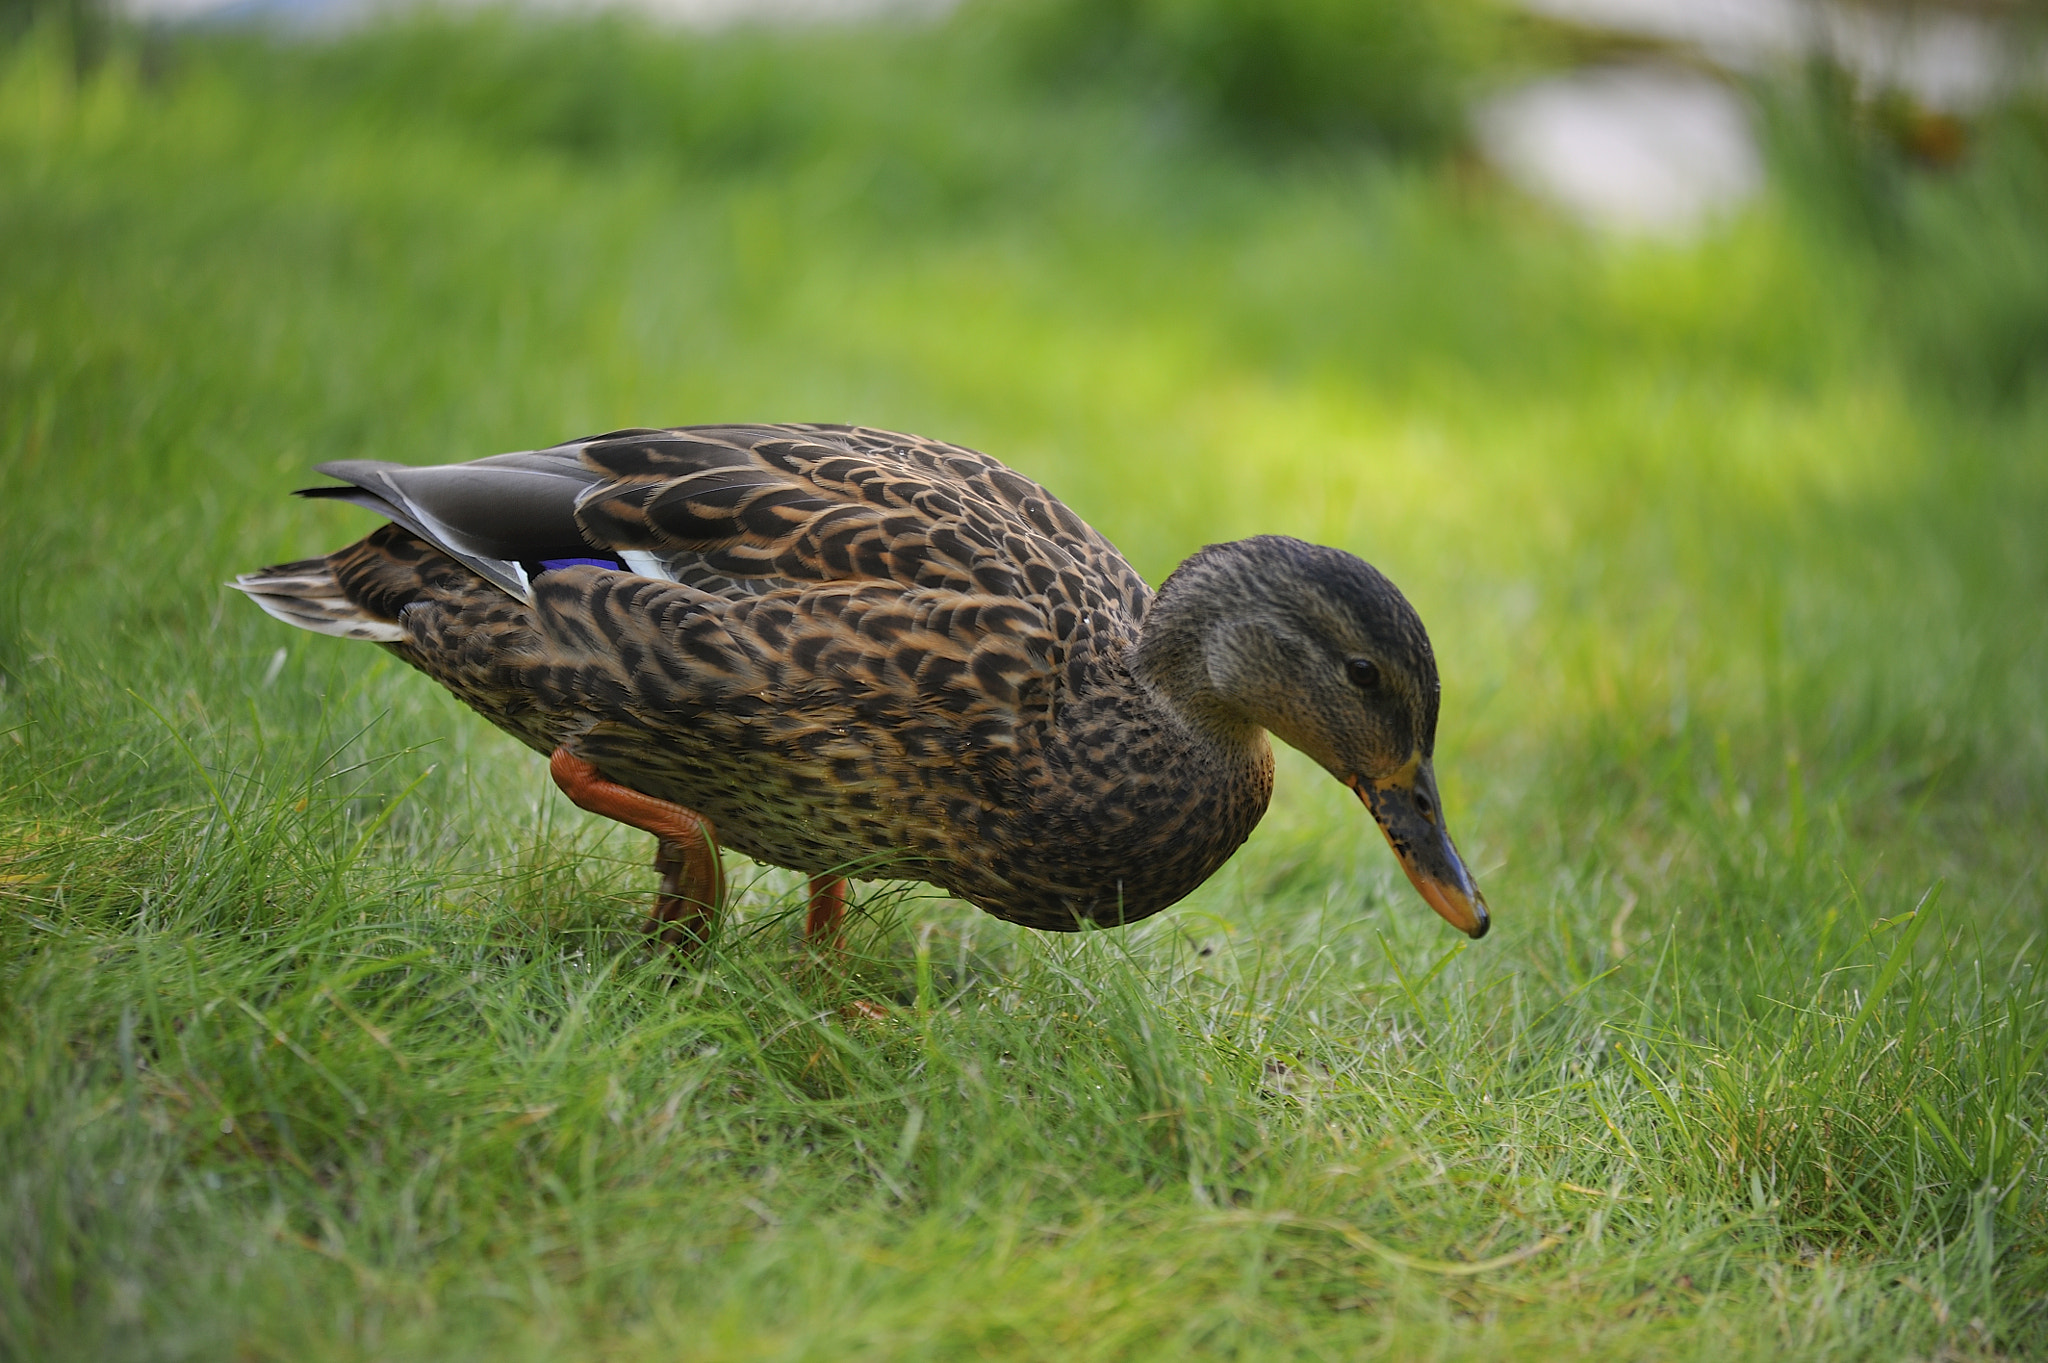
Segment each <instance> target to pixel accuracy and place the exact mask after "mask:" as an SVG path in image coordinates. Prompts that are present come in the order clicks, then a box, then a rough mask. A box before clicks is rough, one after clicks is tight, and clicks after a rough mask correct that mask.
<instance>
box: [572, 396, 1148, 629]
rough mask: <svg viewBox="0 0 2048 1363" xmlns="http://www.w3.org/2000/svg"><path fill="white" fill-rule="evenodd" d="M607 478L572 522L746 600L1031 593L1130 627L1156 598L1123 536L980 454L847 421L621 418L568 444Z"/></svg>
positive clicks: (602, 540) (660, 568) (643, 559)
mask: <svg viewBox="0 0 2048 1363" xmlns="http://www.w3.org/2000/svg"><path fill="white" fill-rule="evenodd" d="M575 448H576V451H577V455H578V459H579V462H580V463H581V464H582V466H583V467H584V468H585V469H587V470H589V471H591V472H593V473H595V474H597V475H599V476H600V477H601V478H602V481H601V482H599V483H597V484H596V485H595V486H593V487H591V488H590V489H589V490H588V491H587V492H585V493H583V494H581V496H580V497H579V499H578V501H577V504H576V520H577V522H578V524H579V526H580V527H581V528H582V531H583V533H584V536H585V537H586V538H587V539H588V540H589V541H590V542H592V543H594V544H598V545H603V546H605V547H608V548H610V549H613V550H615V551H617V552H619V553H620V554H621V555H622V556H623V557H625V558H626V560H627V561H628V563H629V564H631V565H632V566H633V567H634V568H635V569H636V570H638V571H641V572H643V573H646V574H648V575H649V576H659V577H665V578H667V579H668V580H670V581H673V582H678V583H682V584H684V585H687V586H694V587H697V588H698V589H700V590H704V591H709V592H712V593H713V594H716V595H722V596H727V597H730V598H738V597H742V596H746V595H751V594H758V593H762V592H769V591H779V590H784V589H787V588H789V587H792V586H802V585H809V584H817V583H828V582H845V583H853V582H876V583H893V584H895V585H897V586H899V587H902V588H906V589H929V590H934V591H938V592H943V593H957V594H966V595H972V596H981V597H989V598H997V599H1002V600H1008V601H1017V602H1030V603H1032V604H1034V605H1036V606H1039V607H1040V608H1041V609H1042V610H1043V611H1044V613H1045V616H1046V620H1047V623H1048V624H1049V625H1050V626H1051V627H1052V628H1053V630H1054V632H1055V634H1058V635H1062V636H1065V635H1068V634H1070V633H1071V632H1072V629H1073V627H1074V623H1075V621H1074V620H1073V619H1070V618H1069V617H1070V613H1090V612H1093V613H1097V614H1101V615H1104V616H1106V617H1108V618H1107V619H1104V620H1103V621H1101V622H1099V623H1097V624H1096V626H1095V627H1096V628H1098V629H1099V628H1105V627H1107V628H1110V629H1114V630H1117V631H1118V632H1121V630H1122V629H1127V628H1131V627H1134V626H1135V624H1136V622H1137V621H1138V620H1139V619H1140V618H1142V616H1143V615H1144V612H1145V607H1146V605H1147V604H1148V603H1149V601H1150V599H1151V591H1150V589H1149V588H1148V587H1146V585H1145V583H1144V580H1143V579H1142V578H1140V577H1139V576H1138V574H1137V572H1136V571H1135V570H1133V569H1132V567H1131V566H1130V564H1129V563H1127V562H1126V561H1125V560H1124V557H1123V555H1122V554H1120V553H1118V552H1117V550H1116V547H1115V546H1114V545H1112V544H1111V543H1110V542H1109V541H1108V540H1106V539H1104V538H1103V537H1102V536H1101V535H1100V534H1099V533H1097V532H1096V531H1095V530H1094V529H1093V528H1092V527H1090V526H1089V525H1088V524H1087V523H1086V522H1085V521H1083V520H1082V519H1081V518H1080V517H1079V516H1076V515H1075V514H1074V513H1073V512H1072V511H1071V510H1069V509H1068V508H1067V507H1066V506H1065V505H1064V504H1063V503H1061V502H1060V500H1059V499H1058V498H1057V497H1054V496H1053V495H1052V494H1051V493H1050V492H1047V491H1046V490H1045V489H1044V488H1042V487H1040V486H1039V485H1038V484H1036V483H1034V482H1032V481H1031V480H1029V479H1028V478H1025V477H1023V476H1021V475H1020V474H1018V473H1016V472H1015V471H1013V470H1011V469H1009V468H1007V467H1005V466H1004V465H1002V464H1001V463H999V462H997V461H996V460H994V459H991V458H989V457H988V456H987V455H985V454H980V453H977V452H976V451H973V450H969V449H963V448H961V447H960V446H957V445H947V444H942V443H940V442H938V441H934V440H925V439H922V438H920V437H917V436H911V435H900V434H897V433H894V432H890V431H877V430H870V429H866V428H863V427H850V426H810V425H805V426H698V427H685V428H681V429H676V430H666V431H622V432H617V433H614V434H612V435H608V436H602V437H598V438H596V439H594V440H589V441H582V442H578V443H577V445H576V446H575Z"/></svg>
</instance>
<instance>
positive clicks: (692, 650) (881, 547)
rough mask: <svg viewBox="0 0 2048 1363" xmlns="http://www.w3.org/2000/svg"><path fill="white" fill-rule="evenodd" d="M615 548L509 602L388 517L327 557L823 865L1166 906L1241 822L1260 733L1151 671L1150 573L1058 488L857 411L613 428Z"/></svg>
mask: <svg viewBox="0 0 2048 1363" xmlns="http://www.w3.org/2000/svg"><path fill="white" fill-rule="evenodd" d="M557 452H559V454H560V456H561V458H562V459H563V460H564V461H569V460H573V461H575V462H576V464H577V465H578V466H579V467H581V468H582V469H585V470H587V471H589V472H590V473H592V474H596V475H599V476H598V477H597V478H596V479H595V480H594V481H593V484H592V486H591V488H590V489H589V491H588V492H587V493H586V494H585V495H584V496H583V497H582V498H581V500H580V501H579V502H578V503H577V506H576V519H577V521H578V523H579V525H580V527H581V530H582V532H583V534H584V536H585V538H586V539H587V540H588V541H589V542H590V543H591V544H592V545H593V546H596V547H601V548H605V549H610V550H614V551H620V552H623V553H629V554H632V555H635V556H637V555H650V556H652V558H651V561H650V560H638V561H650V562H651V564H652V565H654V566H658V568H659V570H660V571H661V572H662V573H663V574H665V576H666V577H667V578H670V579H673V580H662V579H661V578H658V577H655V576H650V575H643V574H641V573H636V572H626V571H612V570H606V569H603V568H599V567H594V566H576V567H569V568H563V569H559V570H557V571H553V572H547V573H543V574H541V575H539V576H537V577H535V578H534V579H533V580H532V582H531V584H530V589H529V592H528V598H529V599H525V600H522V599H519V598H518V597H516V596H514V595H512V594H510V593H508V592H507V591H505V590H503V589H501V588H500V587H498V586H495V585H493V584H492V583H490V582H489V581H487V580H485V579H484V578H483V577H482V576H480V575H479V574H478V573H476V572H474V571H472V570H471V569H470V568H468V567H466V566H464V565H463V564H461V563H459V562H457V561H456V560H455V559H454V558H452V557H450V556H449V555H448V554H445V553H443V552H441V551H440V550H439V549H437V548H436V547H435V546H434V545H433V544H431V543H429V542H428V541H427V540H425V539H423V538H422V537H421V536H420V535H419V534H416V533H414V532H413V531H411V530H407V529H405V528H403V527H401V526H398V525H395V524H392V525H386V526H384V527H382V528H380V529H379V530H377V531H376V532H374V533H373V534H371V535H370V536H368V537H367V538H365V539H363V540H361V541H359V542H358V543H356V544H354V545H351V546H349V547H348V548H346V549H343V550H341V551H339V552H337V553H336V554H333V555H330V556H329V558H328V560H327V565H328V568H329V570H330V571H331V573H332V575H333V578H334V580H335V581H336V582H337V583H339V584H340V586H341V589H342V591H343V592H344V593H345V594H346V595H347V597H348V599H349V601H350V602H351V603H353V604H354V605H355V606H356V607H357V608H359V609H360V610H361V611H362V612H363V613H364V614H365V615H366V616H369V617H372V618H374V619H377V620H381V621H389V622H395V623H396V624H397V625H398V626H399V627H400V629H401V630H402V631H403V635H404V637H403V638H402V639H400V640H397V641H395V642H390V643H387V644H386V645H385V646H386V647H388V648H391V649H392V650H393V651H394V652H396V653H397V654H398V655H399V656H400V657H402V658H404V659H405V660H406V661H407V662H409V663H411V664H412V665H413V666H415V667H417V668H419V669H420V670H421V671H423V672H425V673H427V674H428V675H429V676H431V677H433V678H434V679H435V680H436V681H438V682H440V683H441V684H442V685H444V686H446V687H447V688H448V689H449V690H451V691H453V692H454V693H455V694H456V695H457V696H459V697H460V698H461V699H463V700H464V701H465V702H466V703H468V704H469V705H470V706H471V707H472V708H474V709H476V710H477V711H478V712H479V713H481V714H482V715H484V716H485V717H486V718H487V719H489V720H490V721H491V722H492V723H494V724H496V725H498V726H499V727H500V728H502V729H504V730H506V731H507V732H509V733H511V734H513V735H514V736H516V737H517V738H519V739H520V740H521V741H522V742H524V743H526V744H527V745H528V746H530V747H532V748H534V749H536V750H537V751H540V752H543V753H546V752H550V751H552V750H553V749H554V748H555V747H556V746H557V745H561V744H566V745H568V746H569V748H570V749H571V750H572V751H574V752H576V753H577V754H578V755H580V756H582V757H584V758H586V759H588V760H589V761H591V762H594V763H595V764H596V765H597V766H598V768H599V769H600V770H601V771H603V772H604V773H605V774H606V775H607V776H609V777H610V778H611V779H613V780H616V781H619V782H622V783H624V784H626V785H628V786H631V787H633V788H635V789H638V790H641V791H644V792H646V793H647V794H650V795H655V796H659V797H661V798H664V799H668V800H673V801H675V802H677V803H679V804H682V805H685V806H687V807H689V808H691V809H694V810H697V811H699V812H700V813H702V814H704V815H706V816H707V817H709V818H710V819H711V820H712V821H713V822H714V824H715V825H716V827H717V829H718V833H719V836H720V839H721V841H723V842H724V843H725V844H726V845H728V846H731V847H733V848H735V849H737V850H739V851H742V852H745V853H747V854H749V855H751V856H754V857H756V858H758V859H760V860H762V861H766V862H770V863H773V864H777V865H782V866H788V867H792V868H794V869H797V870H800V871H805V872H810V873H822V872H827V871H842V872H850V873H852V874H855V875H862V876H901V877H905V878H912V879H920V880H925V881H929V882H931V883H933V884H935V885H938V886H940V887H941V888H943V889H945V890H947V891H949V892H950V893H953V894H955V895H958V896H959V897H961V898H964V899H967V900H969V901H971V902H973V903H975V904H977V905H979V906H980V907H981V908H983V909H985V910H986V911H988V912H989V913H992V914H994V915H995V916H997V917H999V918H1003V919H1007V920H1009V921H1012V922H1016V923H1022V924H1025V925H1027V926H1030V927H1035V928H1043V929H1053V930H1071V929H1074V928H1076V927H1079V926H1081V925H1082V924H1084V923H1095V924H1103V925H1107V924H1114V923H1120V922H1130V921H1133V920H1136V919H1139V918H1143V917H1145V916H1147V915H1149V914H1152V913H1156V912H1158V911H1159V910H1160V909H1163V908H1165V907H1167V906H1168V905H1170V904H1172V903H1174V902H1175V901H1177V900H1179V899H1180V898H1182V897H1183V896H1184V895H1186V894H1187V893H1188V892H1189V891H1190V890H1192V889H1193V888H1194V887H1195V886H1197V885H1199V884H1201V883H1202V881H1203V880H1205V879H1207V878H1208V876H1209V875H1210V874H1211V873H1212V872H1214V871H1215V869H1216V868H1217V867H1218V866H1220V865H1221V864H1222V863H1223V861H1224V860H1226V859H1227V858H1228V857H1229V856H1230V854H1231V853H1232V852H1233V851H1235V850H1236V848H1237V847H1238V846H1239V845H1240V844H1241V843H1242V842H1243V841H1244V839H1245V838H1246V837H1247V836H1248V835H1249V833H1250V832H1251V829H1252V828H1253V827H1254V826H1255V825H1256V824H1257V822H1258V820H1259V818H1260V816H1261V815H1262V814H1263V813H1264V811H1265V808H1266V804H1267V801H1268V798H1269V796H1270V794H1271V789H1272V756H1271V752H1270V749H1269V748H1268V747H1267V745H1266V743H1265V741H1264V738H1263V736H1254V737H1253V738H1251V739H1250V740H1248V741H1246V742H1243V743H1234V744H1219V743H1217V742H1215V741H1214V739H1213V738H1212V737H1208V736H1204V735H1199V734H1197V733H1195V732H1194V731H1193V730H1191V729H1190V728H1189V727H1188V726H1187V724H1186V722H1185V721H1184V720H1183V719H1182V718H1181V717H1180V716H1179V715H1178V714H1177V713H1176V712H1175V711H1173V710H1172V709H1171V708H1170V707H1169V706H1166V705H1163V704H1162V703H1161V702H1160V700H1159V699H1158V697H1157V696H1156V695H1155V694H1154V693H1153V692H1152V691H1150V690H1149V689H1148V688H1147V687H1145V686H1144V685H1143V684H1142V683H1141V682H1140V681H1139V680H1138V679H1137V678H1136V677H1135V676H1134V674H1133V671H1132V662H1133V658H1132V654H1133V651H1134V649H1135V646H1136V643H1137V640H1138V637H1139V632H1140V630H1141V627H1142V624H1143V621H1144V616H1145V612H1146V610H1147V608H1148V606H1149V604H1150V602H1151V592H1150V590H1149V589H1148V588H1147V587H1146V585H1145V583H1144V582H1143V580H1142V579H1141V578H1140V577H1139V576H1138V575H1137V573H1136V572H1135V571H1133V570H1132V569H1131V567H1130V566H1129V564H1128V563H1126V562H1125V561H1124V559H1123V557H1122V556H1121V555H1120V554H1119V553H1118V552H1117V551H1116V549H1115V548H1114V547H1113V546H1112V545H1110V544H1109V542H1108V541H1107V540H1105V539H1103V538H1102V537H1101V536H1100V535H1099V534H1097V533H1096V532H1095V531H1094V530H1092V529H1091V528H1090V527H1088V526H1087V525H1086V524H1085V523H1084V522H1083V521H1081V520H1080V518H1079V517H1077V516H1075V515H1074V514H1073V512H1072V511H1070V510H1068V509H1067V508H1066V507H1065V506H1064V505H1062V504H1061V503H1060V502H1059V501H1058V500H1057V499H1056V498H1054V497H1053V496H1052V495H1051V494H1050V493H1048V492H1046V491H1045V489H1043V488H1042V487H1039V486H1038V485H1037V484H1035V483H1032V482H1030V481H1029V480H1027V479H1025V478H1023V477H1021V476H1019V475H1017V474H1016V473H1014V472H1013V471H1011V470H1010V469H1008V468H1006V467H1004V466H1003V465H1002V464H1000V463H998V462H997V461H995V460H993V459H990V458H988V457H987V456H985V455H981V454H977V453H975V452H973V451H970V450H965V449H962V448H960V447H957V446H952V445H944V444H940V443H937V442H933V441H927V440H921V439H918V438H916V437H911V436H903V435H896V434H892V433H889V432H881V431H872V430H867V429H863V428H849V427H834V426H754V427H699V428H682V429H677V430H671V431H651V430H650V431H628V432H616V433H613V434H612V435H609V436H605V437H598V438H596V439H593V440H589V441H582V442H576V443H574V444H572V445H567V446H561V447H557V451H548V452H545V453H547V454H550V455H553V454H555V453H557Z"/></svg>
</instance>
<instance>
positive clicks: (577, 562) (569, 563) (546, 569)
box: [540, 558, 626, 573]
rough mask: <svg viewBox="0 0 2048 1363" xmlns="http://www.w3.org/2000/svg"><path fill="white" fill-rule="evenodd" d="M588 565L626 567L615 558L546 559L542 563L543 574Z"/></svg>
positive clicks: (595, 566)
mask: <svg viewBox="0 0 2048 1363" xmlns="http://www.w3.org/2000/svg"><path fill="white" fill-rule="evenodd" d="M584 564H588V565H589V566H590V567H592V568H613V569H618V568H623V567H625V566H626V565H625V564H623V563H621V562H619V561H618V560H617V559H615V558H544V559H542V560H541V561H540V570H541V572H543V573H552V572H554V571H555V570H556V569H557V568H575V567H579V566H582V565H584Z"/></svg>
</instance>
